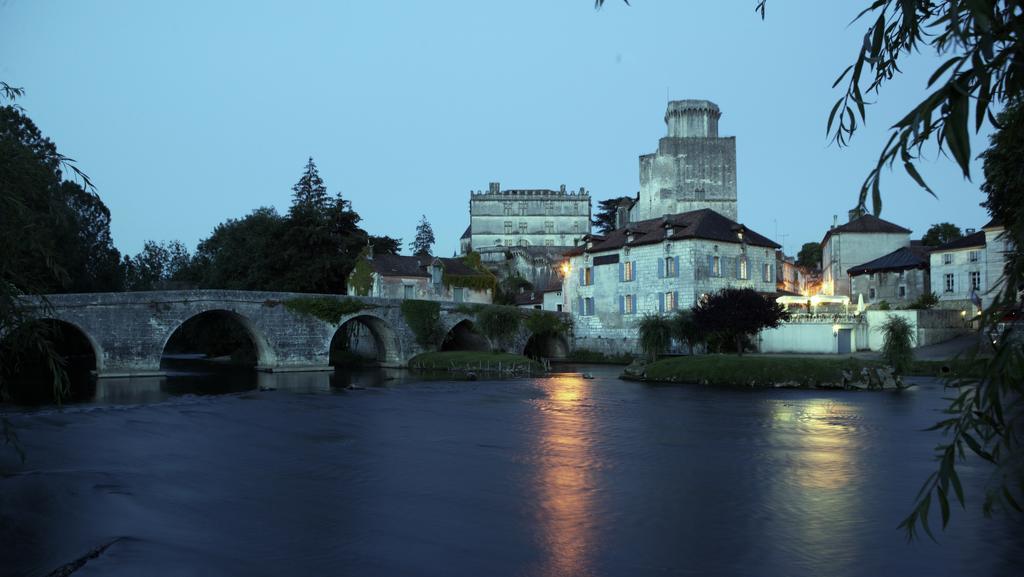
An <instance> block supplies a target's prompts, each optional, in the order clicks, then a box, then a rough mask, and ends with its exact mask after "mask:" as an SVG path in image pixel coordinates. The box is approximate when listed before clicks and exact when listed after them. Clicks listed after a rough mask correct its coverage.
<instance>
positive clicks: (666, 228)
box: [665, 226, 675, 238]
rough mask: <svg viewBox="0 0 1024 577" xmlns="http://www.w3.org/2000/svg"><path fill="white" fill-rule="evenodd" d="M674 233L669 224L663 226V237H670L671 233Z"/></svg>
mask: <svg viewBox="0 0 1024 577" xmlns="http://www.w3.org/2000/svg"><path fill="white" fill-rule="evenodd" d="M674 233H675V229H673V228H672V227H671V226H667V227H665V238H672V235H673V234H674Z"/></svg>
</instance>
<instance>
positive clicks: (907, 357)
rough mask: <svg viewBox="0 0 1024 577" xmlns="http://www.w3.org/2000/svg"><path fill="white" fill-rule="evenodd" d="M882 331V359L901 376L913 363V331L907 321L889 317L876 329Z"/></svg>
mask: <svg viewBox="0 0 1024 577" xmlns="http://www.w3.org/2000/svg"><path fill="white" fill-rule="evenodd" d="M878 330H880V331H882V334H883V336H884V341H883V343H882V359H883V360H884V361H885V362H886V363H888V364H889V366H891V367H892V368H893V370H894V371H896V373H897V374H903V373H905V372H906V370H907V369H908V368H910V365H911V363H913V362H914V348H913V347H914V331H913V329H912V328H911V326H910V323H909V322H907V319H905V318H903V317H897V316H889V317H888V318H887V319H885V322H884V323H882V326H880V327H879V328H878Z"/></svg>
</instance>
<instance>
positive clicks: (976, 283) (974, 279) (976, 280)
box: [971, 271, 981, 291]
mask: <svg viewBox="0 0 1024 577" xmlns="http://www.w3.org/2000/svg"><path fill="white" fill-rule="evenodd" d="M971 290H976V291H980V290H981V272H979V271H973V272H971Z"/></svg>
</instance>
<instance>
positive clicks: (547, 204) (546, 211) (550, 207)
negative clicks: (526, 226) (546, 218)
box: [544, 200, 555, 214]
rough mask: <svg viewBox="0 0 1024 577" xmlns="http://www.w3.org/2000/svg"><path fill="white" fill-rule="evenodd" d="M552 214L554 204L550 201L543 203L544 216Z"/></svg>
mask: <svg viewBox="0 0 1024 577" xmlns="http://www.w3.org/2000/svg"><path fill="white" fill-rule="evenodd" d="M554 213H555V203H553V202H551V201H550V200H549V201H547V202H545V203H544V214H554Z"/></svg>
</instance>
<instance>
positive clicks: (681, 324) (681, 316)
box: [672, 309, 703, 354]
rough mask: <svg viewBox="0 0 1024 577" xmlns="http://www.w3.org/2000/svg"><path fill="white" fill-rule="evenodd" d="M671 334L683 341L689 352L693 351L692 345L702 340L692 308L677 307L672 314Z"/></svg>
mask: <svg viewBox="0 0 1024 577" xmlns="http://www.w3.org/2000/svg"><path fill="white" fill-rule="evenodd" d="M672 336H673V337H675V338H676V340H678V341H679V342H681V343H685V344H686V347H687V348H688V349H690V353H691V354H692V353H693V347H694V345H696V344H697V343H700V342H701V341H702V340H703V335H702V334H701V331H700V326H698V325H697V321H696V320H694V318H693V311H692V310H687V309H679V310H677V311H676V314H675V315H673V316H672Z"/></svg>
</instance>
